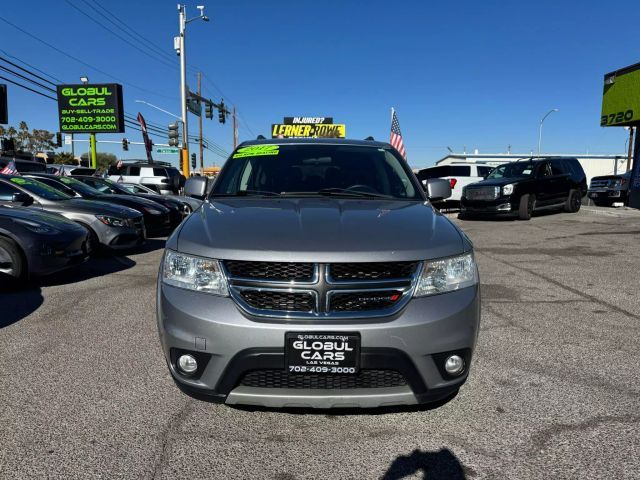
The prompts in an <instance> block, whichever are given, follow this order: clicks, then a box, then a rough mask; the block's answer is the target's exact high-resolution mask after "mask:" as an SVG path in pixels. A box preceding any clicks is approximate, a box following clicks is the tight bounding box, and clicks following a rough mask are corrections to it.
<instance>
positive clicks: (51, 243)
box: [0, 206, 89, 283]
mask: <svg viewBox="0 0 640 480" xmlns="http://www.w3.org/2000/svg"><path fill="white" fill-rule="evenodd" d="M88 238H89V232H88V230H87V229H86V228H84V227H82V226H81V225H78V224H77V223H75V222H73V221H71V220H67V219H66V218H64V217H62V216H60V215H57V214H52V213H47V212H40V211H37V210H33V209H30V208H22V207H15V208H9V207H4V206H0V283H1V282H6V283H10V282H15V281H16V280H17V281H20V280H25V279H26V278H27V277H29V276H30V275H45V274H50V273H53V272H57V271H59V270H62V269H64V268H66V267H69V266H71V265H75V264H78V263H82V262H84V261H85V260H86V259H87V258H88V256H89V241H88Z"/></svg>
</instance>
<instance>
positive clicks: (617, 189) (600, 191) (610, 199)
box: [588, 171, 631, 207]
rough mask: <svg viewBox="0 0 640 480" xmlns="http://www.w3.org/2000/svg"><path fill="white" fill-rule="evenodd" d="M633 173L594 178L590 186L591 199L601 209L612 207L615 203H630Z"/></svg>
mask: <svg viewBox="0 0 640 480" xmlns="http://www.w3.org/2000/svg"><path fill="white" fill-rule="evenodd" d="M630 182H631V172H630V171H629V172H626V173H622V174H620V175H604V176H601V177H593V178H592V179H591V184H590V185H589V192H588V195H589V198H590V199H591V200H592V201H593V203H595V204H596V205H598V206H599V207H610V206H611V205H613V204H614V203H623V204H624V205H626V204H627V203H628V202H629V183H630Z"/></svg>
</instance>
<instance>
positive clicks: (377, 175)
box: [211, 144, 424, 201]
mask: <svg viewBox="0 0 640 480" xmlns="http://www.w3.org/2000/svg"><path fill="white" fill-rule="evenodd" d="M396 155H397V154H396V153H395V152H394V151H392V150H391V149H386V148H378V147H374V146H371V147H369V146H355V145H331V144H319V145H318V144H316V145H293V144H291V145H290V144H285V145H268V144H261V145H251V146H247V147H241V148H239V149H238V150H237V151H236V152H235V153H234V154H233V155H232V157H231V158H229V160H228V161H227V163H226V164H225V166H224V168H223V169H222V171H221V172H220V174H219V176H218V178H217V179H216V182H215V184H214V186H213V190H212V192H211V196H212V197H216V196H235V195H269V196H273V195H278V196H280V195H282V196H286V195H289V196H318V195H336V196H347V197H351V196H353V197H361V198H367V197H369V198H376V197H380V198H391V199H411V200H421V201H422V200H424V198H423V197H422V196H421V193H420V192H419V191H418V188H417V186H416V184H415V183H414V182H413V181H412V180H411V177H410V175H411V173H410V171H409V169H408V168H407V167H406V165H405V164H404V162H403V161H402V160H401V159H400V158H399V157H397V156H396Z"/></svg>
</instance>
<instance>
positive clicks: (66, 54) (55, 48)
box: [0, 16, 173, 100]
mask: <svg viewBox="0 0 640 480" xmlns="http://www.w3.org/2000/svg"><path fill="white" fill-rule="evenodd" d="M0 21H3V22H4V23H6V24H7V25H9V26H11V27H13V28H15V29H16V30H18V31H20V32H22V33H24V34H25V35H27V36H28V37H31V38H33V39H34V40H36V41H38V42H40V43H42V44H43V45H46V46H47V47H49V48H51V49H52V50H55V51H56V52H58V53H60V54H61V55H64V56H65V57H67V58H70V59H71V60H73V61H75V62H78V63H80V64H81V65H84V66H85V67H87V68H90V69H92V70H94V71H96V72H98V73H101V74H102V75H105V76H107V77H109V78H113V79H114V80H117V81H119V82H122V83H123V84H125V85H128V86H130V87H132V88H135V89H137V90H140V91H142V92H146V93H148V94H150V95H155V96H158V97H164V98H169V99H172V100H173V97H169V96H168V95H163V94H161V93H157V92H153V91H151V90H147V89H146V88H143V87H139V86H138V85H135V84H133V83H130V82H126V81H124V80H122V79H121V78H118V77H116V76H114V75H111V74H109V73H107V72H105V71H104V70H101V69H99V68H97V67H94V66H93V65H91V64H89V63H87V62H85V61H84V60H80V59H79V58H78V57H75V56H74V55H71V54H69V53H67V52H65V51H63V50H60V49H59V48H58V47H56V46H54V45H51V44H50V43H49V42H46V41H45V40H42V39H41V38H38V37H36V36H35V35H33V34H32V33H30V32H28V31H26V30H24V29H23V28H20V27H18V26H17V25H16V24H14V23H11V22H10V21H9V20H7V19H6V18H4V17H2V16H0Z"/></svg>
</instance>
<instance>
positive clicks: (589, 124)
mask: <svg viewBox="0 0 640 480" xmlns="http://www.w3.org/2000/svg"><path fill="white" fill-rule="evenodd" d="M99 1H100V5H103V6H104V7H106V8H107V9H108V10H109V11H110V12H111V13H112V14H114V15H115V16H116V17H118V18H119V19H121V20H122V21H124V22H125V23H126V24H128V25H129V26H131V27H133V28H134V29H135V30H136V31H137V32H138V33H140V34H141V35H143V36H144V37H145V38H147V39H148V40H150V41H151V42H152V43H153V44H154V45H156V46H157V47H158V48H160V49H162V50H164V51H166V56H165V57H164V59H163V61H156V60H154V59H151V58H149V57H148V56H146V55H145V54H143V53H141V52H140V51H138V50H136V49H135V48H133V47H132V46H130V45H128V44H127V43H125V42H123V41H122V40H120V39H118V38H116V37H115V36H114V35H113V34H111V33H110V32H108V31H106V30H104V29H103V28H102V27H100V26H99V25H97V24H96V23H94V22H92V20H90V19H89V18H87V17H86V16H84V15H83V14H82V13H80V12H79V11H78V10H77V9H76V8H78V9H81V10H83V11H85V12H86V13H87V14H89V15H90V16H93V17H95V18H97V19H98V20H100V21H101V22H102V23H104V24H105V25H107V26H109V27H110V28H112V29H113V30H114V31H116V32H117V33H119V34H120V35H121V36H124V37H125V38H127V39H129V40H131V39H130V37H128V36H126V34H124V33H123V32H122V31H119V30H117V29H116V28H115V26H114V25H113V24H112V23H109V22H108V21H107V20H105V17H99V16H98V15H97V13H96V11H95V10H92V9H91V6H94V7H96V2H95V0H58V1H56V2H52V1H50V0H31V1H29V2H7V5H5V8H4V9H3V10H2V12H0V16H2V17H3V18H5V19H7V20H9V21H10V22H12V23H14V24H16V25H17V26H19V27H21V28H23V29H26V30H27V31H29V32H30V33H31V34H33V35H35V36H37V37H39V38H41V39H42V40H45V41H47V42H49V43H50V44H52V45H53V46H55V47H57V48H58V49H60V50H62V51H64V52H66V53H68V54H69V55H72V56H74V57H77V58H79V59H81V60H83V61H84V62H86V63H87V64H90V65H91V66H93V67H96V68H97V69H99V70H101V71H102V72H103V73H100V72H97V71H95V70H93V69H92V68H90V67H89V66H87V65H82V64H80V63H78V62H76V61H74V60H71V59H70V58H68V57H66V56H64V55H62V54H60V53H58V52H56V51H55V50H52V49H50V48H48V47H46V46H44V45H43V44H41V43H39V42H38V41H36V40H34V39H32V38H30V37H28V36H27V35H25V34H23V33H21V32H19V31H16V30H14V29H13V28H12V27H10V26H8V25H7V24H6V23H3V22H0V26H2V32H3V42H2V45H1V46H0V48H1V49H2V52H0V55H2V56H5V57H6V54H9V55H12V56H14V57H17V58H19V59H21V60H23V61H26V62H28V63H30V64H31V65H33V66H35V67H38V68H39V69H41V70H42V71H45V72H47V73H48V74H50V75H53V76H54V77H56V78H58V79H60V80H62V81H64V82H76V81H77V79H78V78H79V76H80V75H82V74H86V75H88V76H89V78H90V80H91V81H92V82H112V81H116V82H119V83H123V87H124V99H125V110H126V111H127V112H128V113H129V114H131V115H134V116H135V115H137V112H138V111H141V112H142V113H143V115H145V117H146V118H147V120H148V121H151V122H155V123H158V124H161V125H166V124H167V123H169V122H171V118H170V117H168V116H166V115H164V114H162V113H160V112H157V111H154V110H152V109H150V108H149V107H146V106H144V105H141V104H137V103H135V100H138V99H140V100H145V101H148V102H151V103H154V104H156V105H158V106H161V107H163V108H165V109H167V110H170V111H173V112H179V97H178V95H179V88H178V82H179V71H178V68H177V66H178V57H177V56H176V55H175V54H174V52H173V48H172V47H173V40H172V39H173V36H174V35H176V33H177V28H178V15H177V11H176V2H175V1H169V0H155V1H151V0H146V1H135V2H132V1H128V2H125V1H121V0H109V1H108V2H106V1H104V0H99ZM196 4H204V5H206V13H207V15H208V16H209V17H210V18H211V21H210V22H209V23H204V22H200V21H198V22H193V23H191V24H189V26H188V31H187V62H188V63H189V65H190V66H192V67H194V68H197V69H200V70H201V71H202V72H203V74H204V75H205V78H206V80H205V82H204V94H205V96H207V97H211V98H213V99H214V100H219V99H220V97H221V96H222V94H224V99H225V101H226V102H227V103H228V104H231V103H233V104H235V105H236V106H237V108H238V110H239V112H240V114H241V118H242V122H241V124H240V139H241V140H243V139H250V138H254V137H255V135H257V134H259V133H262V134H264V135H265V136H268V134H269V131H270V125H271V124H272V123H277V122H280V121H281V120H282V117H283V116H297V115H304V116H333V117H334V121H335V122H336V123H345V124H346V125H347V135H348V136H349V137H352V138H364V137H366V136H368V135H373V136H374V137H375V138H376V139H383V140H385V141H388V138H389V128H390V119H389V108H390V107H391V106H394V107H395V108H396V109H397V111H398V116H399V119H400V125H401V128H402V132H403V136H404V139H405V144H406V147H407V154H408V157H409V162H410V163H411V164H412V165H413V166H424V165H430V164H432V163H433V162H434V161H436V160H438V159H439V158H441V157H442V156H444V155H445V154H446V153H447V149H446V147H447V146H449V147H451V148H452V149H453V150H454V151H462V150H463V148H464V147H465V146H466V148H467V150H468V151H472V150H473V149H476V148H477V149H479V151H480V152H486V153H488V152H505V151H506V149H507V146H508V145H511V149H512V151H515V152H529V151H530V150H531V149H535V148H536V145H537V135H538V133H537V132H538V130H537V129H538V122H539V120H540V117H541V116H542V115H544V113H545V112H547V111H548V110H549V109H551V108H559V109H560V111H559V112H558V113H554V114H553V115H551V116H550V117H549V118H548V119H547V120H546V121H545V127H544V128H545V129H544V140H543V150H544V151H546V152H558V153H586V152H587V151H588V152H590V153H620V152H622V151H623V150H624V143H625V138H626V132H625V131H624V130H623V129H621V128H609V129H603V128H601V127H600V126H599V114H600V106H601V93H602V76H603V74H604V73H606V72H608V71H611V70H615V69H617V68H619V67H622V66H626V65H629V64H632V63H636V62H638V61H640V52H639V51H638V49H637V33H635V32H636V25H637V21H638V18H640V3H639V2H637V1H618V2H610V3H606V2H595V1H591V0H582V1H557V0H556V1H547V0H536V1H529V2H515V1H512V2H508V1H488V0H485V1H481V2H480V1H477V0H476V1H458V2H444V1H443V2H438V3H436V2H427V1H396V2H382V1H368V2H360V1H349V0H343V1H338V0H325V1H322V2H305V1H301V0H297V1H288V0H286V1H284V0H280V1H277V2H265V1H242V0H236V1H230V0H226V1H217V2H211V1H206V0H200V1H199V2H194V3H189V4H187V8H188V13H189V14H190V16H195V15H196V14H197V10H196V8H195V7H196ZM72 5H75V7H76V8H74V7H73V6H72ZM96 8H97V7H96ZM106 18H108V17H106ZM136 44H137V45H138V47H140V48H142V49H143V50H144V51H148V50H147V49H146V46H145V44H142V43H136ZM11 60H12V61H15V59H11ZM192 71H193V70H192ZM106 73H108V74H111V75H112V76H113V77H109V76H107V75H106ZM0 74H2V75H3V76H7V74H6V73H3V72H0ZM114 77H115V78H114ZM10 78H14V77H10ZM0 81H1V80H0ZM189 84H190V86H191V88H192V89H195V88H196V79H195V74H190V76H189ZM9 105H10V118H9V119H10V123H12V124H17V123H18V122H19V121H20V120H26V121H27V122H28V124H29V126H30V127H31V128H45V129H50V130H52V131H54V130H58V120H57V114H56V104H55V102H53V101H50V100H47V99H45V98H42V97H39V96H37V95H35V94H32V93H30V92H25V91H22V90H21V89H19V88H18V87H15V86H12V85H10V86H9ZM190 123H191V128H190V133H192V134H194V133H196V132H197V119H196V117H193V116H191V117H190ZM204 133H205V135H206V136H207V137H208V138H210V139H211V140H212V141H214V142H216V143H218V144H219V145H221V146H222V147H223V148H224V149H225V150H226V151H230V149H231V138H232V133H231V127H230V123H227V124H226V125H221V124H219V123H218V122H217V120H215V119H214V120H213V121H211V120H206V121H205V128H204ZM123 136H126V137H127V138H129V139H132V140H141V139H140V138H139V137H140V134H139V133H138V132H135V131H133V130H132V131H129V132H127V133H126V134H124V135H122V134H109V135H99V136H98V139H99V140H100V139H101V140H121V139H122V137H123ZM78 137H79V138H82V136H78ZM154 140H155V141H156V142H157V143H160V142H165V141H166V140H165V139H163V138H159V137H156V138H154ZM81 148H84V147H81ZM99 148H100V149H101V150H104V151H110V152H113V153H116V154H117V155H118V156H121V157H122V158H143V157H144V151H143V150H142V148H141V147H131V149H130V151H129V152H123V151H122V149H121V147H120V146H119V145H100V146H99ZM156 158H157V159H159V160H174V159H173V158H172V157H171V156H166V155H156ZM221 162H222V158H220V157H218V156H216V155H213V154H212V153H211V152H206V153H205V164H207V165H212V164H220V163H221Z"/></svg>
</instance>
